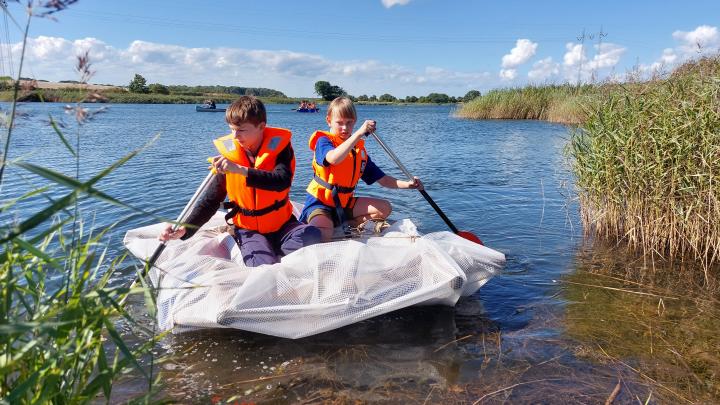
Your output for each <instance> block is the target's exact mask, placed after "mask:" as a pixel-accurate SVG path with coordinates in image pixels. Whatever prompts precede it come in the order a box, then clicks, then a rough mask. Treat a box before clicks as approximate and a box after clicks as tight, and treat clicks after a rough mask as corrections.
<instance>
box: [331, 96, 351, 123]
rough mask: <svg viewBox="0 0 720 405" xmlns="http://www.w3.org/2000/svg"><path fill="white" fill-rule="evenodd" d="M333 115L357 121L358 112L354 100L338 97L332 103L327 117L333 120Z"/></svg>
mask: <svg viewBox="0 0 720 405" xmlns="http://www.w3.org/2000/svg"><path fill="white" fill-rule="evenodd" d="M333 113H335V114H337V115H338V116H339V117H340V118H352V119H353V120H357V112H356V111H355V105H354V104H353V102H352V100H350V99H349V98H347V97H338V98H336V99H335V100H333V101H331V102H330V105H328V109H327V117H328V118H332V115H333Z"/></svg>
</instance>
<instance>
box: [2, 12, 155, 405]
mask: <svg viewBox="0 0 720 405" xmlns="http://www.w3.org/2000/svg"><path fill="white" fill-rule="evenodd" d="M71 3H74V0H66V1H56V2H48V3H47V4H45V5H44V6H37V7H33V4H32V3H31V4H30V5H29V6H28V7H27V9H26V10H27V11H28V20H27V23H26V26H25V34H24V37H23V48H22V49H23V51H22V56H21V59H20V64H19V69H18V78H19V77H21V76H20V75H21V74H22V68H23V62H24V55H25V45H26V43H27V34H28V29H29V26H30V22H31V21H32V18H34V17H43V16H48V15H49V14H52V13H54V12H56V11H60V10H62V9H64V8H65V7H67V6H68V5H69V4H71ZM3 10H4V12H6V13H8V14H9V12H8V10H7V8H3ZM9 17H10V18H12V16H9ZM76 68H77V70H78V72H80V74H81V76H82V80H81V81H82V82H87V79H89V78H90V76H91V75H92V73H91V71H90V63H89V59H88V57H87V54H86V55H84V56H80V57H78V65H77V67H76ZM18 82H19V80H18V81H16V83H18ZM12 94H13V97H12V105H11V108H10V113H9V116H8V117H3V118H4V119H3V120H2V122H4V123H8V124H7V126H6V128H5V131H4V134H3V135H4V137H3V142H2V147H3V150H2V156H3V158H2V160H1V161H0V189H1V188H2V186H3V180H4V179H5V176H7V175H8V172H6V170H5V169H6V168H7V167H8V166H13V167H14V169H16V170H18V171H19V172H26V173H32V174H33V175H36V176H40V177H42V178H44V180H46V182H48V183H50V184H53V185H54V186H56V187H57V186H59V187H62V188H63V189H64V190H65V194H64V195H62V196H61V197H59V198H58V197H57V196H55V197H52V196H51V195H50V194H49V193H48V190H49V188H50V187H37V188H35V189H34V190H32V191H31V192H29V193H27V194H25V195H23V196H20V197H18V198H15V199H12V200H5V201H0V214H2V215H3V216H4V217H5V218H11V217H17V218H19V219H17V220H7V221H6V222H5V223H3V224H2V225H0V246H2V251H0V280H2V281H1V284H0V397H1V398H2V399H1V400H0V402H1V403H11V404H23V403H60V404H66V403H73V404H74V403H90V402H97V401H98V400H99V399H100V398H104V400H105V401H106V402H109V401H110V398H111V394H112V387H113V382H115V381H116V380H117V379H118V378H120V377H121V376H122V375H124V374H126V373H127V372H128V371H130V370H137V371H138V372H139V373H140V374H142V375H144V376H145V377H146V378H147V379H148V386H149V387H150V388H152V384H151V382H152V379H151V377H152V366H151V368H150V372H149V373H148V371H147V370H146V368H145V367H143V366H141V364H140V363H139V360H138V359H139V358H140V356H142V355H144V354H146V353H148V352H149V351H150V350H151V349H152V348H153V346H154V345H155V343H156V342H157V339H158V336H156V335H155V334H154V333H153V331H152V330H147V329H145V328H142V327H141V326H140V325H136V326H137V327H136V328H135V330H136V331H137V333H139V334H141V335H142V341H143V342H144V343H143V344H141V345H139V346H138V347H133V348H131V347H129V346H128V344H126V341H125V338H124V337H123V336H121V335H120V333H119V331H118V330H117V329H116V326H115V323H116V322H117V321H118V320H119V319H124V320H125V321H127V322H131V323H133V324H135V322H134V321H133V319H132V318H131V317H130V316H129V315H128V313H127V312H126V311H125V309H124V308H123V307H122V306H121V305H120V304H119V303H120V302H122V301H123V300H124V298H125V297H126V296H127V295H128V294H129V293H130V292H131V291H130V290H129V288H127V287H114V286H110V285H109V283H108V282H109V280H110V278H111V276H112V274H113V272H114V271H115V269H117V268H118V267H119V266H121V265H122V261H123V258H122V257H121V258H118V259H115V260H113V261H110V262H108V261H107V260H106V257H105V256H106V252H107V249H106V247H105V246H104V244H103V241H104V236H105V233H106V232H108V231H109V230H110V229H112V227H108V228H106V229H104V230H103V231H102V232H100V233H94V232H93V231H92V230H87V229H86V227H85V226H84V222H83V220H82V216H81V214H80V212H79V202H80V200H81V199H82V198H98V199H101V200H103V201H105V202H107V203H110V204H115V205H118V206H121V207H124V208H127V209H130V210H134V209H133V208H132V207H130V206H128V205H126V204H123V203H122V202H120V201H118V200H116V199H114V198H113V197H111V196H109V195H107V194H104V193H102V192H100V191H99V190H97V189H96V188H95V187H96V184H97V183H98V182H100V181H101V180H102V179H103V178H104V177H106V176H107V175H109V174H110V173H112V172H113V170H115V169H117V168H118V167H120V166H121V165H123V164H124V163H125V162H127V161H128V160H129V159H131V158H132V157H133V156H135V155H136V154H137V153H138V152H139V151H135V152H132V153H130V154H128V155H127V156H125V157H123V158H122V159H120V160H118V161H117V162H115V163H113V164H112V165H110V166H109V167H107V168H106V169H104V170H102V171H100V172H99V173H97V174H95V175H94V176H92V177H91V178H90V179H89V180H87V181H84V182H82V181H80V180H79V179H80V177H81V176H80V172H81V171H80V157H81V145H82V138H81V134H82V131H81V128H82V126H83V124H84V123H85V122H86V121H87V120H89V119H92V118H93V117H94V116H95V114H93V113H92V112H90V111H89V110H88V109H86V108H85V107H84V106H82V105H81V104H79V103H78V104H76V105H75V107H70V108H71V110H73V111H74V112H75V118H76V121H77V131H76V132H75V134H74V137H72V136H68V135H67V134H65V133H64V132H63V131H62V130H61V128H60V127H59V126H58V125H56V124H55V121H54V120H53V119H52V118H51V120H50V122H51V126H52V128H53V129H54V130H55V133H56V134H57V136H58V140H57V141H58V142H61V143H62V144H63V145H64V146H65V148H66V150H67V159H70V160H72V161H74V163H75V173H74V175H73V176H68V175H65V174H63V173H59V172H55V171H52V170H50V169H47V168H44V167H42V166H37V165H34V164H31V163H28V162H24V161H23V160H22V159H16V160H9V159H8V156H9V150H10V145H11V143H10V140H11V138H12V135H13V131H14V129H15V111H16V110H15V108H16V104H17V100H18V98H19V95H20V94H21V93H20V89H19V87H18V85H17V84H16V85H15V88H14V90H13V92H12ZM83 98H85V97H84V95H83V97H82V98H79V99H83ZM83 177H85V176H83ZM37 197H43V198H45V200H46V201H47V203H46V204H45V205H44V206H40V207H39V208H37V209H35V210H32V212H27V209H26V210H21V209H20V208H18V207H20V206H21V205H22V203H23V202H24V200H27V199H30V198H36V199H37ZM38 205H39V204H37V203H34V204H33V206H38ZM134 211H139V210H134ZM149 304H150V305H148V310H149V311H150V313H151V314H152V313H153V312H152V311H154V309H155V307H154V305H153V303H152V300H150V301H149ZM151 364H152V363H151ZM151 392H152V390H151V389H149V390H148V394H147V396H146V398H145V399H146V400H149V398H150V397H149V395H150V394H149V393H151ZM140 395H142V394H140Z"/></svg>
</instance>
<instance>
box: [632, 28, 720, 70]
mask: <svg viewBox="0 0 720 405" xmlns="http://www.w3.org/2000/svg"><path fill="white" fill-rule="evenodd" d="M672 37H673V38H674V39H675V41H677V42H678V44H677V45H676V46H675V47H674V48H665V49H663V52H662V55H660V57H658V59H657V60H655V62H653V63H651V64H649V65H648V64H640V65H639V66H638V67H637V70H638V73H640V75H641V77H642V76H646V77H647V76H650V75H654V74H662V73H668V72H670V71H672V69H673V68H674V67H675V66H677V65H679V64H681V63H684V62H686V61H687V60H689V59H692V58H694V57H697V56H703V55H707V54H713V53H715V52H718V51H720V31H719V30H718V28H717V27H711V26H709V25H701V26H698V27H697V28H695V29H694V30H692V31H680V30H677V31H675V32H673V33H672Z"/></svg>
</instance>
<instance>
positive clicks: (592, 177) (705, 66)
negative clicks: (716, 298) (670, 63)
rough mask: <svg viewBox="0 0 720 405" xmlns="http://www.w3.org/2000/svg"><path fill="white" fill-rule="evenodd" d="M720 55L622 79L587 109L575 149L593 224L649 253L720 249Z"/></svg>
mask: <svg viewBox="0 0 720 405" xmlns="http://www.w3.org/2000/svg"><path fill="white" fill-rule="evenodd" d="M719 77H720V58H719V57H717V56H716V57H708V58H703V59H700V60H697V61H692V62H688V63H686V64H685V65H683V66H681V67H679V68H678V69H676V70H675V71H674V72H673V73H672V74H671V75H670V76H669V77H668V78H667V79H665V80H656V81H651V82H647V83H644V84H643V83H639V84H634V85H631V86H620V87H618V88H617V89H616V91H614V92H611V93H610V94H609V95H608V96H607V97H605V98H603V99H602V100H601V102H600V103H599V104H598V105H597V106H596V107H595V108H594V109H593V110H592V111H591V112H590V115H589V118H588V120H587V121H586V122H585V124H584V125H583V126H582V127H581V128H580V129H579V130H577V131H576V132H575V133H574V135H573V136H572V139H571V142H570V145H569V153H570V155H571V157H572V160H573V162H572V167H573V170H574V172H575V175H576V177H577V182H576V184H577V188H578V193H579V200H580V205H581V213H582V219H583V222H584V223H585V225H586V228H587V229H590V230H591V231H592V232H595V233H598V234H600V235H604V236H610V237H615V238H617V239H618V240H623V241H627V243H629V245H630V246H632V247H635V248H638V249H641V250H643V251H644V252H645V253H648V254H652V255H660V256H662V257H669V258H675V257H692V258H694V259H697V260H699V261H700V262H701V263H702V265H703V268H704V269H705V278H706V281H708V280H709V279H710V278H709V277H708V271H709V269H710V267H711V266H712V265H713V264H715V263H717V262H718V259H720V257H719V256H718V255H719V254H720V178H718V173H720V79H719Z"/></svg>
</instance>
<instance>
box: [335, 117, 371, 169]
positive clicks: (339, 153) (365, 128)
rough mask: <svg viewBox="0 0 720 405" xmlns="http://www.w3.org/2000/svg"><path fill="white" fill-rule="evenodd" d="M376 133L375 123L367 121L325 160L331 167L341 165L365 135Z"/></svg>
mask: <svg viewBox="0 0 720 405" xmlns="http://www.w3.org/2000/svg"><path fill="white" fill-rule="evenodd" d="M371 132H375V121H373V120H366V121H365V122H363V124H362V126H361V127H360V129H358V130H357V131H355V133H354V134H352V135H350V137H349V138H348V139H346V140H345V141H344V142H343V143H341V144H340V145H338V146H337V148H335V149H333V150H331V151H330V152H328V153H327V155H325V160H326V161H327V162H328V163H330V164H331V165H336V164H338V163H341V162H342V161H343V160H345V158H346V157H347V155H348V153H350V149H352V148H354V147H355V144H357V143H358V141H359V140H360V139H361V138H362V137H363V136H365V135H367V134H369V133H371Z"/></svg>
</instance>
